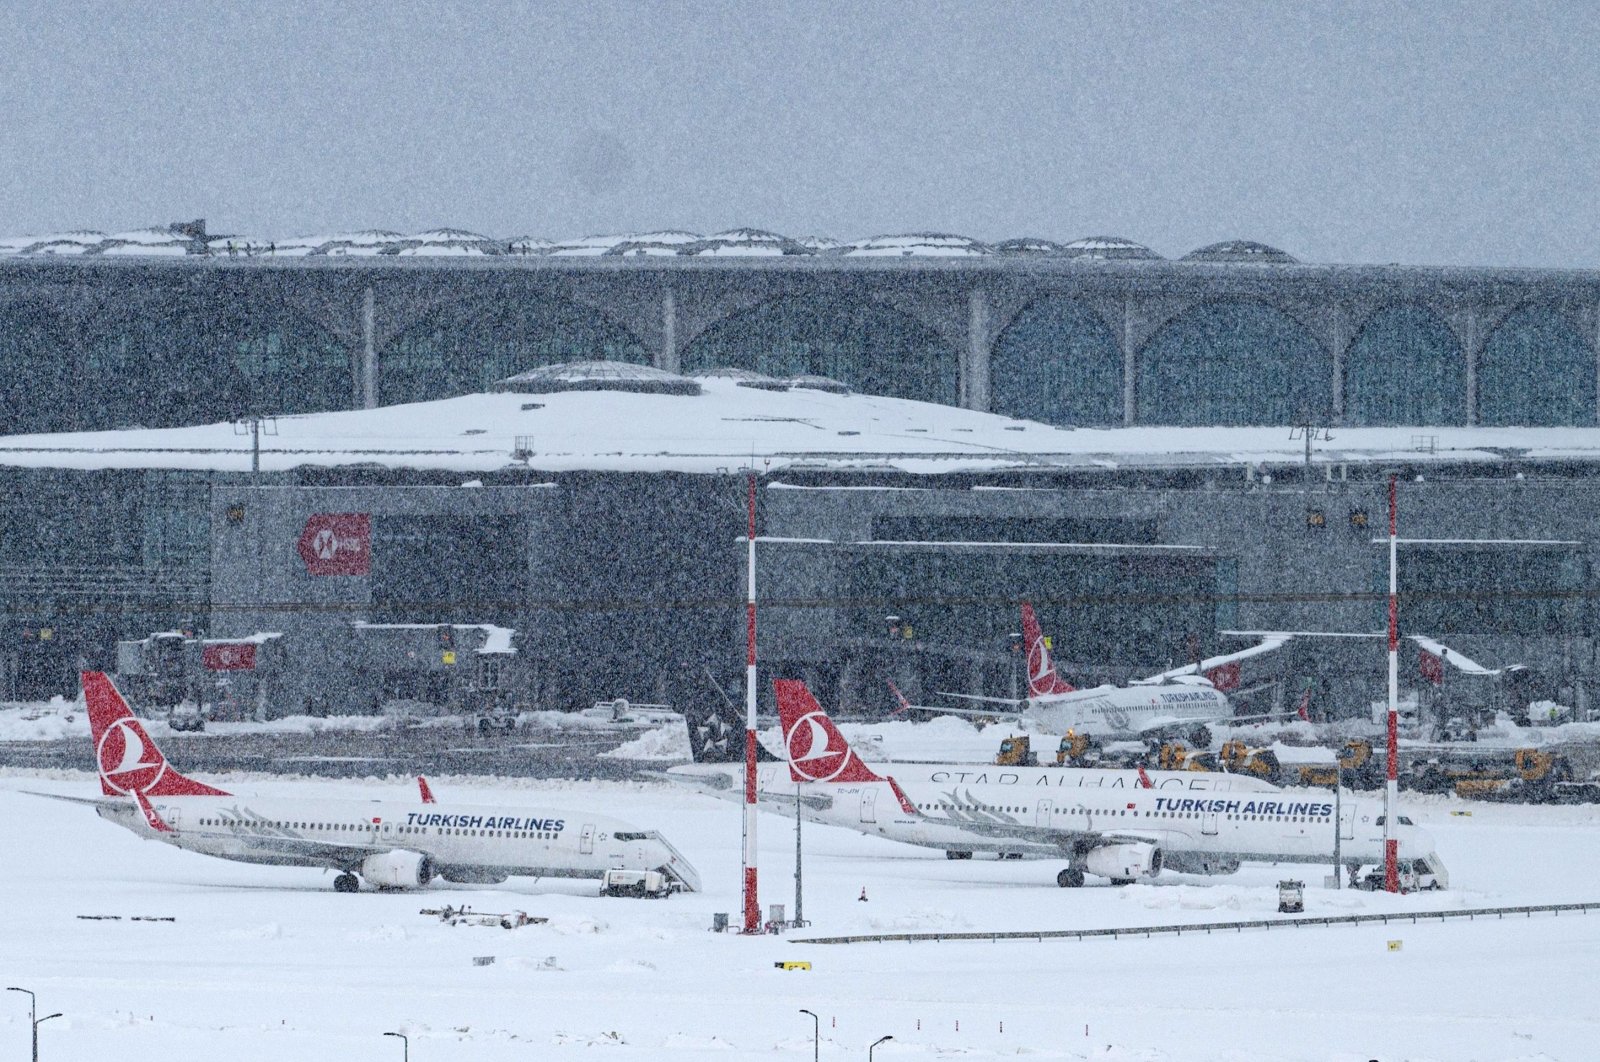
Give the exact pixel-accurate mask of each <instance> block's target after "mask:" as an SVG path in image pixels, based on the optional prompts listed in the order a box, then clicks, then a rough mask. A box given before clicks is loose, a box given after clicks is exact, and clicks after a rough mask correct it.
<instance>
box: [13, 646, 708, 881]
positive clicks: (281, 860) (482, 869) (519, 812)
mask: <svg viewBox="0 0 1600 1062" xmlns="http://www.w3.org/2000/svg"><path fill="white" fill-rule="evenodd" d="M82 678H83V694H84V700H85V702H86V704H87V706H88V713H89V729H90V734H91V736H92V737H93V739H94V747H95V756H96V759H97V761H98V764H99V769H100V788H101V792H102V793H103V796H102V797H101V798H100V799H89V798H84V797H67V796H60V795H58V794H53V793H37V794H35V795H37V796H49V797H52V798H54V799H57V800H68V801H72V802H74V803H79V804H88V805H90V806H92V807H94V809H95V810H96V811H97V812H98V813H99V814H100V817H101V818H104V819H108V820H109V821H111V822H114V823H116V824H117V825H119V826H123V827H126V828H127V829H129V830H132V831H133V832H134V833H136V834H138V835H139V836H141V837H143V838H145V839H147V840H156V841H164V842H166V843H167V844H171V845H173V846H175V847H178V848H182V849H184V850H186V851H190V852H199V853H200V854H202V855H209V856H216V857H218V858H220V859H232V860H236V861H239V862H242V863H263V864H269V865H273V866H294V867H325V868H328V869H330V870H336V871H338V872H339V874H338V876H337V877H335V878H334V879H333V887H334V889H335V890H336V891H338V892H356V891H358V890H359V889H360V887H361V881H362V880H365V881H366V882H367V883H368V884H369V885H372V886H375V887H377V888H381V889H415V888H421V887H423V886H425V885H427V884H428V883H429V882H430V881H432V880H433V879H434V877H436V876H437V877H440V878H443V879H444V880H445V881H453V882H460V883H463V884H471V885H497V884H499V883H501V882H503V881H505V880H506V879H507V878H510V877H535V878H541V877H552V878H600V877H603V876H604V874H605V872H606V871H607V870H611V869H624V870H657V871H660V872H661V873H662V874H663V875H665V876H666V878H667V879H668V881H670V882H672V883H674V884H675V885H676V886H677V887H678V888H680V889H683V890H686V891H689V892H695V891H698V890H699V888H700V877H699V874H698V873H697V872H696V871H695V869H694V867H693V866H691V865H690V864H689V861H688V860H686V859H684V858H683V856H682V855H681V854H680V853H679V852H678V850H677V849H675V848H673V847H672V845H671V844H669V843H668V842H667V840H666V839H665V838H664V837H662V836H661V835H660V834H659V833H657V832H656V831H654V830H643V829H639V828H638V827H636V826H631V825H629V824H628V823H625V822H621V821H618V820H617V819H613V818H609V817H607V816H603V815H594V814H590V813H589V812H587V811H560V810H556V809H554V808H548V807H540V806H533V807H527V806H523V807H472V806H447V805H444V804H439V803H437V802H436V801H435V800H434V799H433V794H432V793H431V792H430V791H429V788H428V784H427V782H426V780H424V779H420V778H419V779H418V780H417V781H418V788H419V791H420V792H419V798H418V799H417V800H415V801H400V800H372V801H359V800H325V799H311V798H282V797H271V798H263V799H256V798H251V797H241V796H235V795H233V794H231V793H228V792H225V791H224V790H221V789H217V788H215V787H213V786H210V785H207V784H205V783H204V782H197V781H195V780H194V779H192V778H188V777H185V776H184V775H182V774H180V773H179V772H178V770H177V768H175V767H173V766H172V765H171V764H170V763H168V762H167V758H166V757H165V756H164V755H162V753H161V750H160V749H159V748H157V747H156V743H155V742H154V741H152V740H151V739H150V735H149V734H148V733H147V732H146V731H145V729H144V726H143V724H141V723H140V722H139V720H138V718H136V717H135V716H134V714H133V713H132V712H131V711H129V710H128V705H127V702H126V701H124V700H123V699H122V695H121V694H120V693H119V692H117V688H116V686H115V685H114V684H113V683H112V681H111V679H110V677H109V676H107V675H105V674H103V673H101V672H98V671H85V672H83V674H82Z"/></svg>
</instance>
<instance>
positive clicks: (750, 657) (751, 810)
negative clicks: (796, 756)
mask: <svg viewBox="0 0 1600 1062" xmlns="http://www.w3.org/2000/svg"><path fill="white" fill-rule="evenodd" d="M749 493H750V505H749V509H750V521H749V531H748V533H747V535H746V536H745V543H746V546H747V549H746V553H745V578H746V587H747V590H748V593H747V594H746V595H745V652H744V845H743V848H742V853H743V854H742V864H743V868H744V931H745V932H746V933H759V932H761V901H760V900H759V899H758V898H757V896H756V477H755V473H754V472H752V473H751V474H750V492H749Z"/></svg>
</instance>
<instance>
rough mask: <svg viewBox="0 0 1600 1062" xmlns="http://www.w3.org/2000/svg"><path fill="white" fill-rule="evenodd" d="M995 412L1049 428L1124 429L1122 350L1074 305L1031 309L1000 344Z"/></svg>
mask: <svg viewBox="0 0 1600 1062" xmlns="http://www.w3.org/2000/svg"><path fill="white" fill-rule="evenodd" d="M989 366H990V367H989V380H990V391H991V395H992V400H991V403H990V409H992V410H993V411H994V412H996V413H1003V414H1005V415H1006V416H1010V417H1024V418H1026V419H1028V420H1039V421H1043V422H1045V423H1046V424H1063V425H1075V424H1121V423H1122V351H1121V349H1120V348H1119V347H1118V345H1117V341H1116V338H1115V337H1114V336H1113V335H1112V334H1111V330H1110V329H1108V328H1107V327H1106V324H1105V321H1104V319H1103V318H1101V316H1100V315H1099V314H1098V313H1096V312H1095V311H1094V310H1093V309H1091V308H1090V307H1088V306H1086V305H1084V304H1083V303H1081V302H1078V301H1077V300H1075V299H1065V298H1043V299H1035V300H1034V301H1033V302H1031V303H1029V304H1028V305H1027V307H1026V308H1024V309H1023V311H1022V312H1021V313H1020V314H1018V315H1017V317H1016V319H1015V320H1014V321H1012V322H1011V324H1010V325H1009V326H1007V328H1006V330H1005V331H1004V332H1001V333H1000V338H999V339H998V340H996V341H995V345H994V352H993V353H992V354H991V355H990V362H989Z"/></svg>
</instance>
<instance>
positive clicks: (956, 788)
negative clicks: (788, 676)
mask: <svg viewBox="0 0 1600 1062" xmlns="http://www.w3.org/2000/svg"><path fill="white" fill-rule="evenodd" d="M687 722H688V728H689V747H690V751H691V753H692V755H693V757H694V761H695V762H694V763H692V764H685V765H682V766H679V767H673V768H670V769H668V770H667V772H666V773H665V775H664V777H666V778H667V779H668V780H670V781H674V782H680V783H685V784H689V785H693V786H695V787H696V788H698V789H700V790H701V791H702V792H706V793H710V794H711V795H713V796H719V797H725V798H730V799H731V798H742V793H743V785H744V730H743V724H742V722H739V723H734V722H729V721H728V720H727V719H726V718H724V717H723V716H721V715H719V714H710V715H706V716H704V717H703V718H693V717H691V718H689V719H688V720H687ZM818 725H820V723H819V724H818ZM829 725H830V726H831V725H832V724H831V723H830V724H829ZM835 733H837V731H835ZM805 736H806V737H807V738H809V739H810V740H811V742H812V745H815V746H816V747H817V748H827V747H828V746H827V745H826V744H821V745H818V744H817V741H818V739H817V737H816V735H815V734H814V733H813V732H812V731H811V730H809V729H808V730H807V732H806V735H805ZM795 740H796V741H799V740H801V739H800V738H798V737H797V738H796V739H795ZM837 740H838V741H840V742H842V741H843V737H842V735H841V736H839V738H838V739H837ZM808 747H809V746H808ZM756 760H757V764H756V792H757V803H758V806H759V807H761V808H762V809H763V810H767V811H772V812H774V813H775V814H782V815H793V814H794V806H795V800H796V799H797V797H798V799H799V800H800V802H801V808H802V814H803V815H804V817H805V818H806V819H807V820H808V821H812V822H818V823H831V824H838V823H839V822H840V818H839V812H838V811H837V809H836V806H835V805H836V804H837V803H838V799H837V798H836V797H835V795H833V793H832V791H831V790H830V789H827V788H825V787H823V786H821V785H806V784H799V785H797V784H796V781H795V776H794V774H793V773H791V770H790V769H789V767H788V765H787V763H786V761H784V760H782V759H780V758H778V757H776V756H774V755H773V754H772V753H771V752H769V751H768V750H767V748H766V746H765V745H761V744H759V743H758V744H757V746H756ZM867 769H868V770H869V771H870V772H872V773H873V774H874V775H875V776H886V775H888V774H890V773H892V774H893V775H894V777H895V778H896V779H897V780H898V781H899V782H900V783H901V784H903V785H904V786H906V787H908V788H910V789H915V790H916V791H918V792H939V793H946V794H948V801H949V802H952V803H959V802H962V801H963V800H964V799H965V798H964V797H962V796H960V795H959V794H960V793H961V792H962V791H963V789H964V787H969V786H983V787H989V788H992V789H993V790H994V791H995V792H1003V793H1009V794H1012V796H1011V797H1010V798H1009V799H1007V800H1006V801H1005V802H1004V804H1005V806H1012V805H1017V804H1020V803H1022V802H1023V801H1025V800H1036V799H1040V794H1054V795H1055V798H1056V799H1059V800H1064V801H1065V800H1070V799H1072V798H1071V797H1070V796H1069V794H1072V793H1077V792H1079V791H1085V792H1087V791H1102V790H1103V791H1105V792H1107V793H1108V794H1119V793H1125V792H1128V791H1130V790H1133V789H1139V788H1149V789H1152V790H1156V791H1159V792H1162V793H1166V794H1169V795H1174V796H1176V795H1178V794H1197V793H1253V792H1266V793H1275V792H1278V791H1279V790H1278V789H1277V788H1276V787H1275V786H1273V785H1271V784H1270V783H1268V782H1265V781H1263V780H1261V779H1259V778H1256V777H1254V776H1253V775H1241V774H1223V773H1217V772H1206V771H1132V770H1112V769H1105V768H1094V767H1073V768H1063V767H996V766H994V765H990V764H963V763H895V764H892V765H890V764H885V763H877V762H874V763H872V764H870V765H867ZM813 773H816V772H813ZM823 780H825V781H827V782H837V781H839V778H838V777H837V776H836V775H833V774H826V773H824V776H823ZM877 793H878V790H877V789H872V790H869V794H870V795H864V796H863V799H868V800H873V801H875V800H876V799H877ZM941 799H944V798H941ZM851 808H852V810H850V811H849V812H848V814H846V815H845V818H846V819H848V820H849V821H850V822H851V823H853V822H855V821H857V820H856V819H854V818H853V817H852V816H855V815H856V811H855V810H853V809H854V808H855V805H854V804H852V805H851ZM923 843H927V844H930V845H932V846H933V847H944V848H945V853H946V855H947V856H948V857H949V858H951V859H970V858H971V857H972V855H973V853H974V852H983V853H992V854H995V855H999V856H1003V857H1006V856H1009V857H1024V856H1032V857H1036V858H1056V857H1059V856H1060V854H1061V853H1060V849H1059V848H1058V847H1056V846H1055V845H1054V844H1043V845H1040V844H1036V843H1032V842H1029V841H1027V840H1026V839H1022V838H1012V837H982V836H976V835H974V834H973V832H972V831H970V830H966V829H961V828H958V827H953V826H949V827H942V828H940V829H937V830H934V829H931V828H930V829H929V831H928V832H927V833H926V836H925V839H924V842H923Z"/></svg>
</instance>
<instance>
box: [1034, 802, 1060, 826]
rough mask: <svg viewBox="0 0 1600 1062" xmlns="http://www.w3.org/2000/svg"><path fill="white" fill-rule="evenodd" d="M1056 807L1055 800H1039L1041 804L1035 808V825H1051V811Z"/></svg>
mask: <svg viewBox="0 0 1600 1062" xmlns="http://www.w3.org/2000/svg"><path fill="white" fill-rule="evenodd" d="M1054 808H1055V802H1054V801H1050V800H1041V801H1039V806H1038V807H1036V808H1034V809H1033V824H1034V825H1035V826H1049V825H1050V813H1051V811H1052V810H1054Z"/></svg>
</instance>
